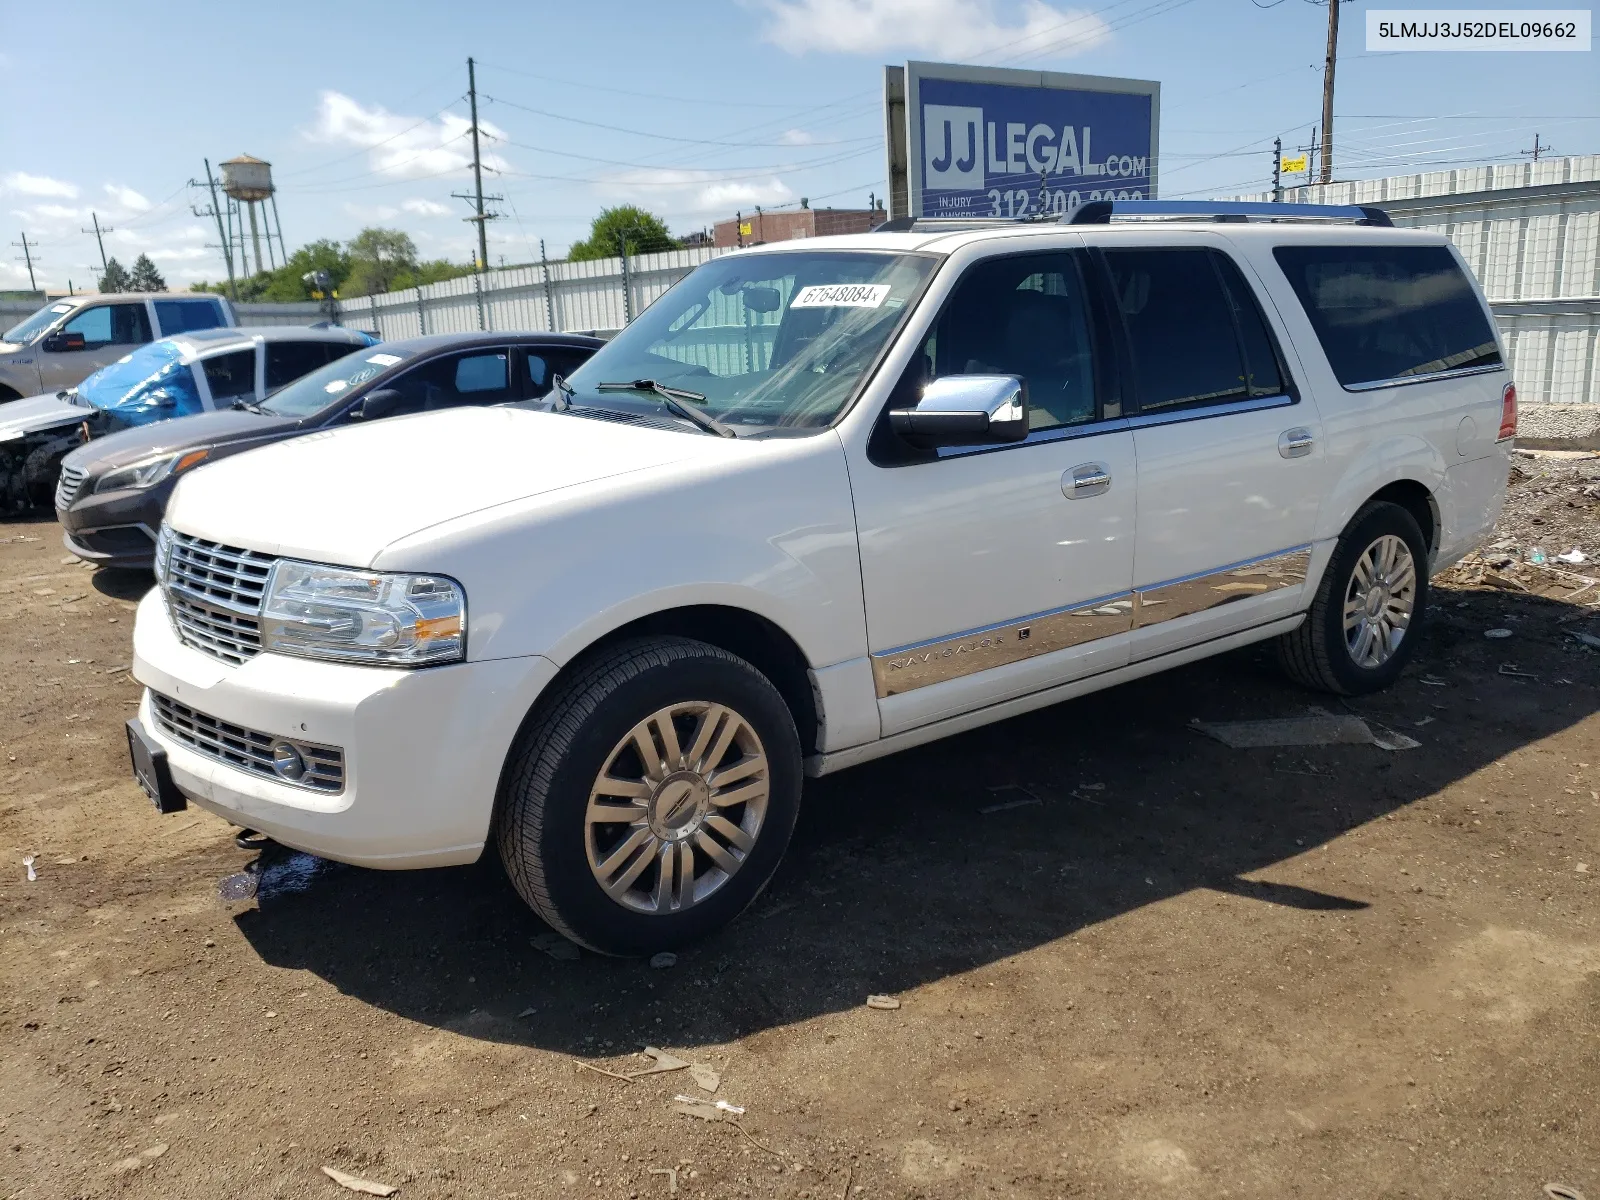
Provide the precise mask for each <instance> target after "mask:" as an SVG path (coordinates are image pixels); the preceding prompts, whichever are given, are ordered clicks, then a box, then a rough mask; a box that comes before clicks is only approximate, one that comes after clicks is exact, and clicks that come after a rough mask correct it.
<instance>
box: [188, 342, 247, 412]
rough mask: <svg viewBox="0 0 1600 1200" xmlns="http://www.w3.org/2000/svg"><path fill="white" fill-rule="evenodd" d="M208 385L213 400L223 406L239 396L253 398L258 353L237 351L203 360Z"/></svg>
mask: <svg viewBox="0 0 1600 1200" xmlns="http://www.w3.org/2000/svg"><path fill="white" fill-rule="evenodd" d="M200 365H201V367H203V368H204V369H205V373H206V384H207V386H208V387H210V388H211V398H212V400H214V401H216V402H217V404H219V405H221V404H223V403H224V402H225V401H228V400H232V399H235V398H236V397H239V396H253V395H255V390H256V352H255V350H254V349H253V348H252V349H250V350H235V351H233V352H232V353H230V354H218V355H216V356H214V357H212V358H207V359H203V360H202V361H201V363H200Z"/></svg>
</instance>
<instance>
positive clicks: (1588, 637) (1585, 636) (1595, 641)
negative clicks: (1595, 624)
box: [1567, 629, 1600, 650]
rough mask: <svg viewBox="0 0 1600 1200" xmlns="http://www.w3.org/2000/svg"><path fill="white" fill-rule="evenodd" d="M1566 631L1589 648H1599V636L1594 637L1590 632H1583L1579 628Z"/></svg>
mask: <svg viewBox="0 0 1600 1200" xmlns="http://www.w3.org/2000/svg"><path fill="white" fill-rule="evenodd" d="M1567 632H1568V633H1570V634H1571V635H1572V636H1573V637H1575V638H1577V639H1578V640H1579V641H1580V642H1582V643H1583V644H1584V645H1585V646H1588V647H1589V648H1590V649H1591V650H1600V637H1595V635H1594V634H1592V633H1584V632H1583V631H1582V630H1580V629H1569V630H1568V631H1567Z"/></svg>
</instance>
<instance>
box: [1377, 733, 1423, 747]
mask: <svg viewBox="0 0 1600 1200" xmlns="http://www.w3.org/2000/svg"><path fill="white" fill-rule="evenodd" d="M1372 744H1373V745H1374V746H1376V747H1377V748H1378V749H1379V750H1416V749H1418V748H1419V747H1421V745H1422V743H1421V742H1419V741H1417V739H1416V738H1414V737H1407V736H1406V735H1405V734H1403V733H1396V732H1395V731H1394V730H1393V729H1380V730H1378V731H1377V732H1376V733H1374V734H1373V735H1372Z"/></svg>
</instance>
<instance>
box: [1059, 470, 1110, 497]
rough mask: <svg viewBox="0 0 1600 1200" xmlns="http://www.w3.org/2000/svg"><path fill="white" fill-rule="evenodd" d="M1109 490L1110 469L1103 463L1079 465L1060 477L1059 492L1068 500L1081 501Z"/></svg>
mask: <svg viewBox="0 0 1600 1200" xmlns="http://www.w3.org/2000/svg"><path fill="white" fill-rule="evenodd" d="M1110 490H1111V468H1110V467H1108V466H1106V464H1105V463H1095V462H1091V463H1079V464H1078V465H1077V466H1075V467H1073V468H1072V469H1071V470H1070V471H1068V472H1066V473H1065V474H1064V475H1062V476H1061V491H1062V492H1063V493H1064V494H1065V495H1066V497H1067V499H1068V500H1082V499H1083V498H1084V497H1085V496H1098V495H1100V494H1101V493H1102V492H1107V491H1110Z"/></svg>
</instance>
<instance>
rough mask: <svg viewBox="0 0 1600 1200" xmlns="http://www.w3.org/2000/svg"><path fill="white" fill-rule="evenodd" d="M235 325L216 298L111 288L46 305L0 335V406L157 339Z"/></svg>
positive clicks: (81, 376)
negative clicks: (113, 289) (111, 290)
mask: <svg viewBox="0 0 1600 1200" xmlns="http://www.w3.org/2000/svg"><path fill="white" fill-rule="evenodd" d="M234 324H237V320H236V318H235V317H234V312H233V306H232V305H230V304H229V303H228V302H227V301H226V300H224V299H223V298H222V297H221V296H197V295H195V294H193V293H192V292H175V293H172V292H110V293H106V294H104V295H101V294H98V293H90V294H88V295H83V296H68V297H66V298H64V299H61V300H57V301H55V302H54V303H52V304H47V305H45V306H44V307H43V308H41V309H40V310H39V311H38V312H36V313H34V314H33V315H32V316H30V317H28V318H27V319H26V320H23V321H18V322H17V323H16V324H15V325H13V326H12V327H11V328H10V329H8V330H6V331H5V333H4V334H0V403H3V402H5V401H7V400H19V399H21V398H23V397H25V396H36V395H42V394H44V393H46V392H58V391H61V390H62V389H63V388H70V387H76V386H77V385H78V384H80V383H82V382H83V381H84V380H85V379H87V378H88V377H89V376H90V375H92V374H94V373H95V372H96V371H98V370H99V369H100V368H101V367H103V366H106V365H107V364H108V363H114V362H116V361H117V359H119V358H121V357H122V356H123V355H124V354H128V353H130V352H131V351H133V350H136V349H138V348H139V347H140V346H143V345H145V344H146V343H147V342H153V341H155V339H156V338H163V337H172V336H173V335H174V334H179V333H193V332H195V331H196V330H200V329H216V328H219V327H221V326H226V325H234Z"/></svg>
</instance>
